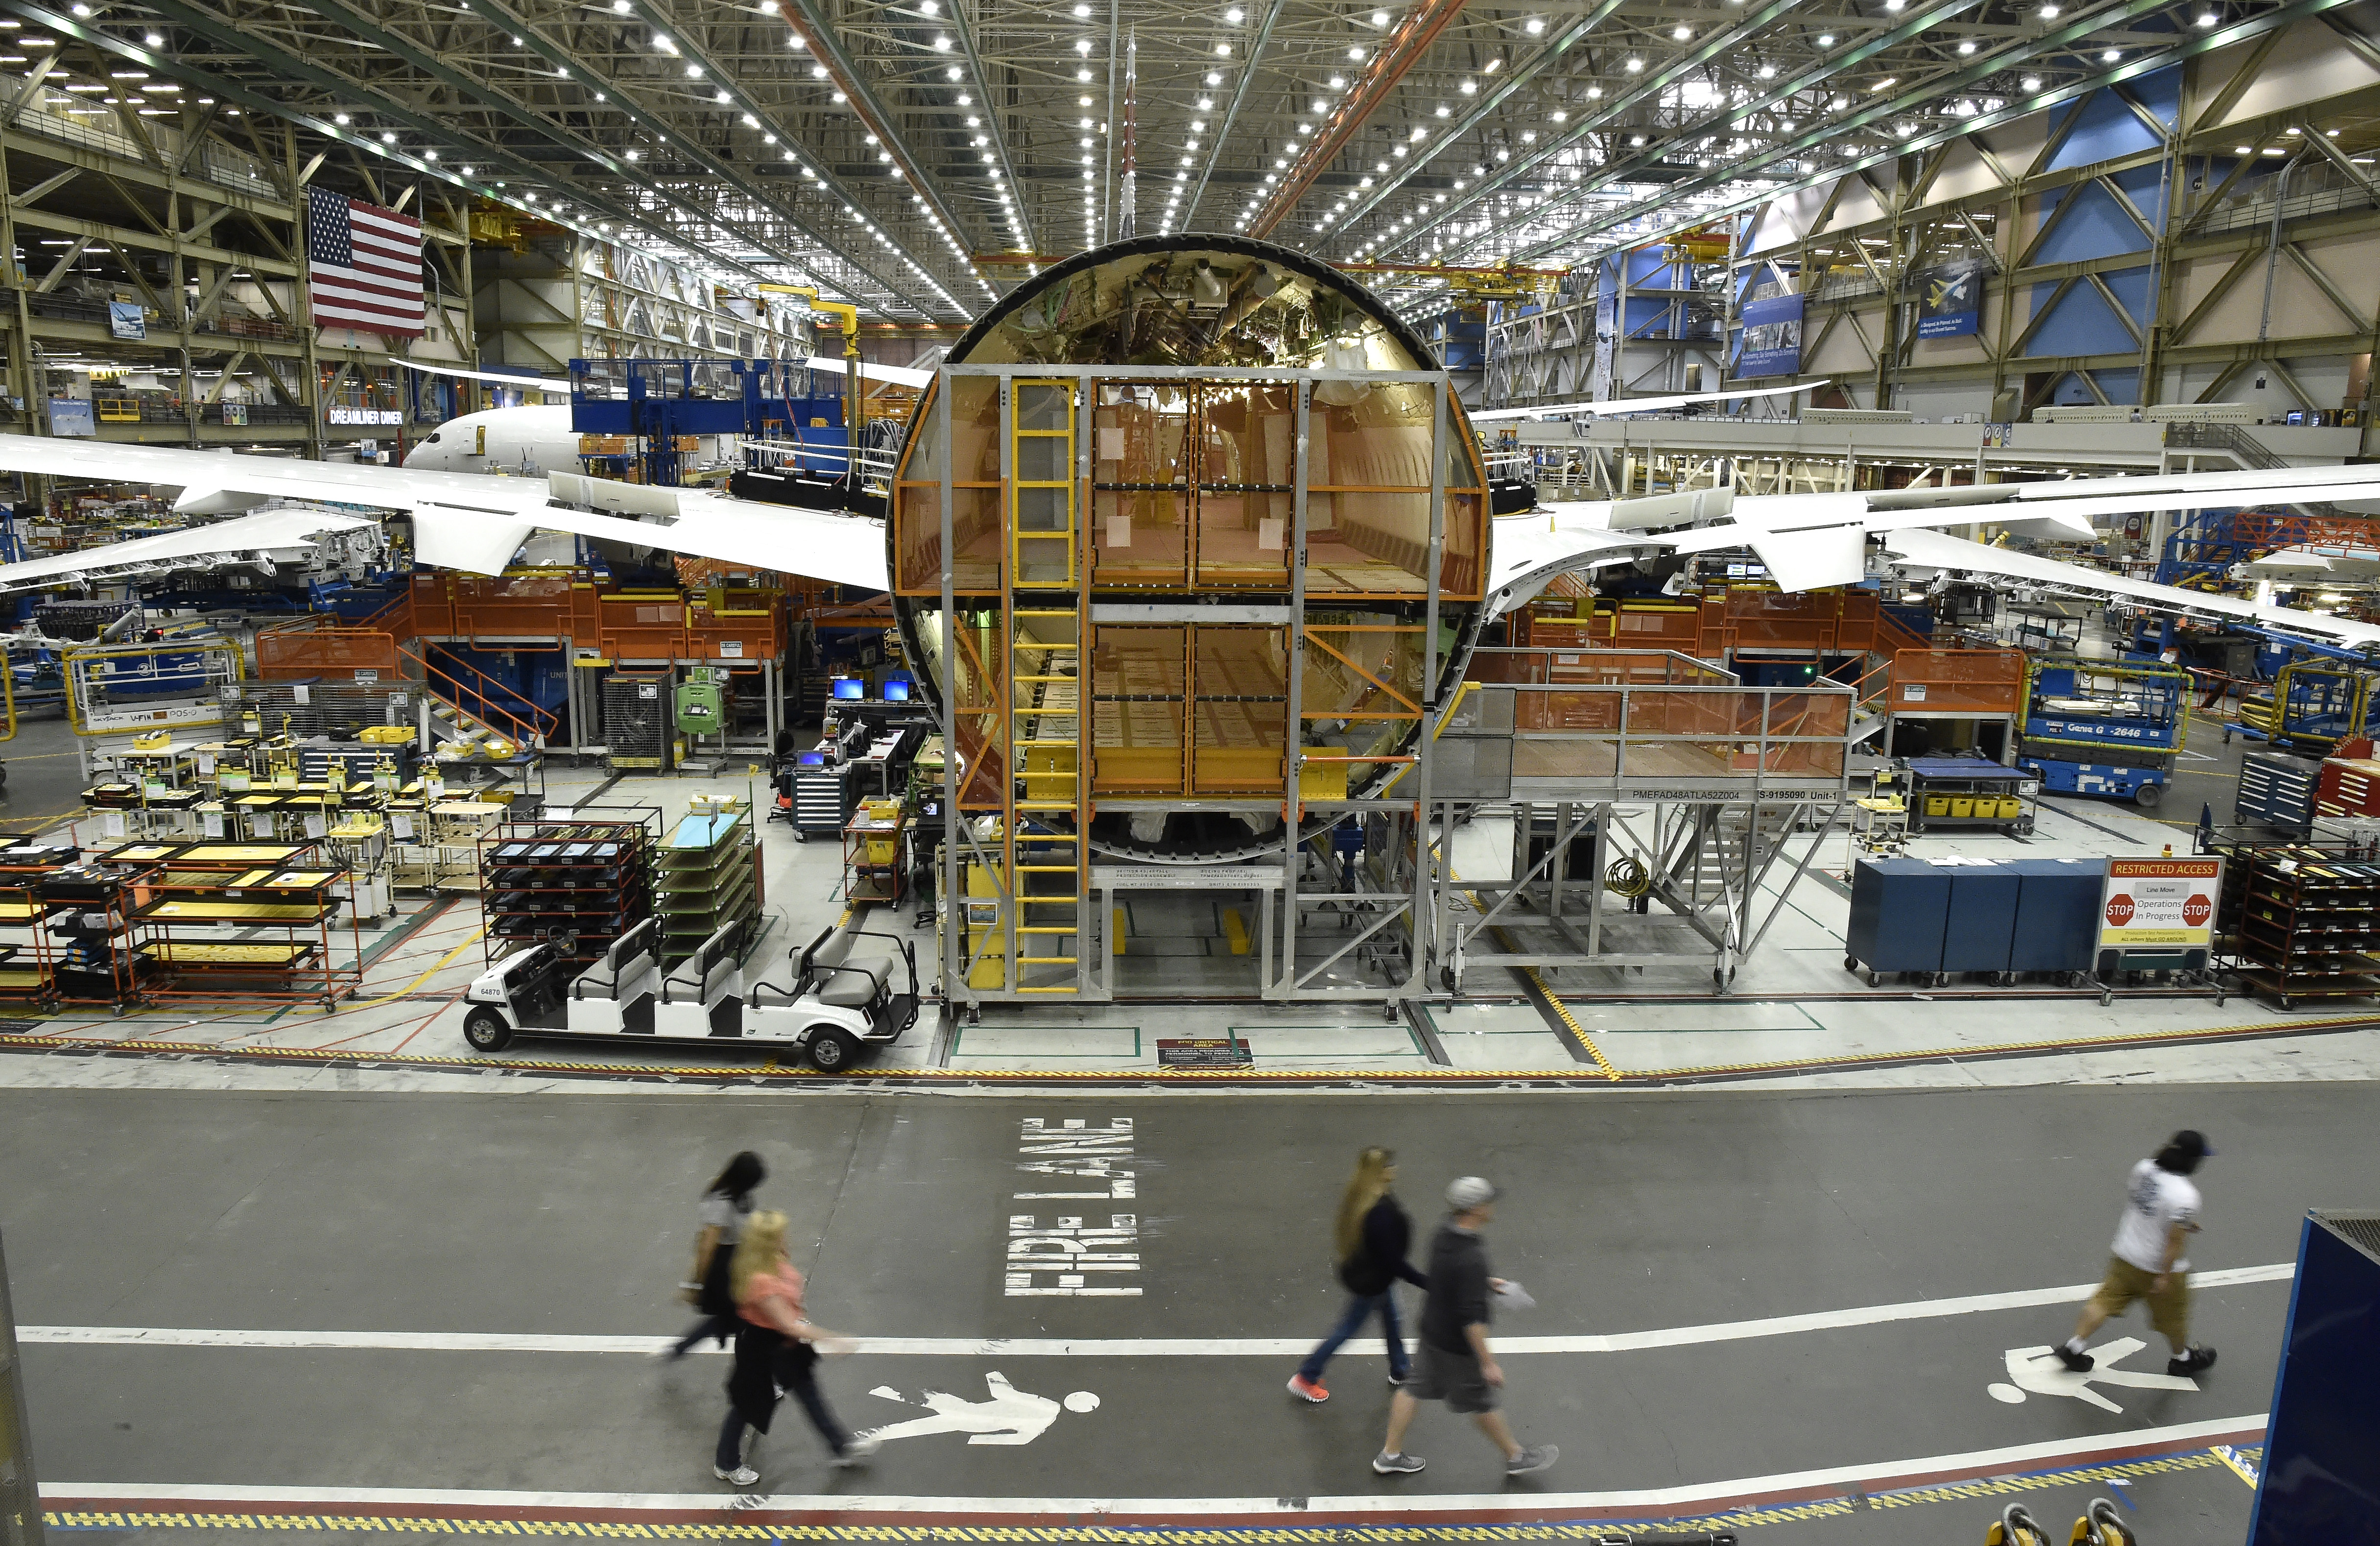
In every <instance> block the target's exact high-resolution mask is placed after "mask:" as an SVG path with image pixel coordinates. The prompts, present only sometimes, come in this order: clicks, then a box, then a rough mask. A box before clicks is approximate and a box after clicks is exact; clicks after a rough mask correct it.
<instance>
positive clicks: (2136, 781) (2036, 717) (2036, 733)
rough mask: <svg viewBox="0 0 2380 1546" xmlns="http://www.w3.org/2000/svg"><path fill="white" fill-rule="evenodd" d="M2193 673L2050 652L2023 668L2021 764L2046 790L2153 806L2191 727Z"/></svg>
mask: <svg viewBox="0 0 2380 1546" xmlns="http://www.w3.org/2000/svg"><path fill="white" fill-rule="evenodd" d="M2189 702H2190V675H2189V673H2187V672H2185V671H2183V670H2181V669H2180V668H2179V667H2177V666H2171V665H2164V664H2159V663H2130V662H2122V661H2104V660H2085V659H2083V658H2082V657H2080V656H2075V655H2064V656H2050V657H2046V658H2043V659H2039V660H2035V661H2033V662H2031V663H2029V664H2028V665H2027V666H2026V668H2025V692H2024V709H2023V712H2022V713H2021V714H2020V715H2019V716H2018V720H2017V759H2018V761H2017V765H2018V766H2019V767H2021V768H2022V769H2024V770H2025V771H2026V772H2028V773H2033V774H2034V776H2035V777H2037V778H2039V779H2040V780H2041V787H2042V790H2043V792H2044V793H2046V794H2068V795H2096V796H2098V797H2102V798H2105V799H2128V800H2131V802H2132V803H2133V804H2135V805H2137V806H2139V807H2140V808H2141V809H2142V810H2155V809H2156V805H2157V802H2158V800H2160V799H2162V798H2163V797H2164V796H2165V783H2166V780H2167V778H2168V777H2169V776H2170V775H2171V774H2172V772H2173V765H2174V761H2175V759H2176V758H2178V757H2179V756H2180V753H2181V749H2182V742H2183V739H2184V737H2185V736H2186V734H2187V732H2188V722H2189V712H2188V705H2189Z"/></svg>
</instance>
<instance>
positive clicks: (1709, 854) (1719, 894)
mask: <svg viewBox="0 0 2380 1546" xmlns="http://www.w3.org/2000/svg"><path fill="white" fill-rule="evenodd" d="M1792 822H1793V810H1792V808H1791V807H1790V806H1775V805H1769V806H1756V807H1754V806H1740V805H1723V806H1719V807H1718V808H1716V809H1715V810H1712V811H1711V813H1710V816H1709V824H1708V825H1707V826H1706V828H1705V829H1704V831H1703V834H1702V837H1701V841H1699V842H1697V843H1695V844H1694V846H1693V848H1692V850H1691V852H1689V853H1688V854H1686V855H1685V856H1683V857H1682V858H1681V859H1680V861H1679V863H1678V865H1677V866H1676V867H1675V868H1674V869H1673V870H1671V871H1670V878H1671V882H1672V883H1673V885H1674V886H1675V888H1676V889H1677V891H1678V892H1680V893H1681V894H1682V895H1691V896H1692V897H1693V898H1694V901H1695V902H1696V903H1697V904H1698V907H1697V908H1696V910H1697V911H1700V910H1704V909H1707V908H1709V907H1718V906H1720V905H1722V904H1724V903H1727V902H1730V901H1731V900H1737V899H1740V898H1741V896H1742V895H1743V894H1742V891H1741V890H1740V889H1739V888H1741V887H1742V886H1743V877H1744V871H1745V864H1746V858H1745V855H1746V850H1747V849H1749V851H1750V861H1749V862H1750V867H1751V870H1752V872H1753V873H1755V874H1757V873H1758V872H1759V871H1760V869H1761V867H1762V866H1764V865H1766V864H1767V862H1768V861H1769V859H1770V858H1773V857H1775V855H1776V853H1777V851H1778V849H1779V848H1781V847H1783V846H1785V839H1786V837H1787V836H1788V835H1789V834H1791V832H1792V830H1793V829H1792Z"/></svg>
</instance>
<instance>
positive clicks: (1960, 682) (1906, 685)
mask: <svg viewBox="0 0 2380 1546" xmlns="http://www.w3.org/2000/svg"><path fill="white" fill-rule="evenodd" d="M2024 662H2025V656H2024V651H2022V650H1935V649H1914V650H1896V651H1893V656H1892V692H1891V698H1890V704H1891V711H1892V712H1894V713H1896V714H1909V715H1912V716H1914V717H1917V718H1923V717H1925V715H1927V714H1946V713H1949V714H2013V713H2015V712H2017V711H2018V710H2019V709H2020V708H2022V706H2023V704H2024Z"/></svg>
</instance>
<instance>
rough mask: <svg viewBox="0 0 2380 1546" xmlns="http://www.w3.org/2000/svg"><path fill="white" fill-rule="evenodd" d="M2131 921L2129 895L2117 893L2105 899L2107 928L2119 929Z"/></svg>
mask: <svg viewBox="0 0 2380 1546" xmlns="http://www.w3.org/2000/svg"><path fill="white" fill-rule="evenodd" d="M2131 920H2132V898H2131V895H2130V894H2129V893H2126V892H2121V891H2119V892H2118V893H2116V895H2113V896H2110V897H2108V898H2107V926H2108V927H2109V928H2111V929H2120V928H2122V927H2123V926H2124V925H2125V924H2127V923H2130V922H2131Z"/></svg>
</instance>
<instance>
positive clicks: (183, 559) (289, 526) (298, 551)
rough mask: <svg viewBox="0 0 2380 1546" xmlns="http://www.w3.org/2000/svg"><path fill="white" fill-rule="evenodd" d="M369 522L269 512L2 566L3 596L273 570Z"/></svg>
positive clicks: (374, 523) (371, 522) (372, 524)
mask: <svg viewBox="0 0 2380 1546" xmlns="http://www.w3.org/2000/svg"><path fill="white" fill-rule="evenodd" d="M378 525H379V522H377V521H374V520H372V519H371V518H370V517H366V516H343V515H337V514H334V513H333V512H331V511H328V510H267V511H265V512H264V513H263V514H261V515H255V516H241V517H238V518H237V519H236V520H225V521H215V522H213V523H212V524H210V525H206V526H195V527H191V528H189V529H188V530H183V531H167V532H162V533H160V534H159V535H157V536H154V537H136V538H134V539H133V540H132V541H130V542H111V543H109V544H108V545H107V546H105V547H96V548H84V549H81V550H80V551H79V552H75V553H62V554H55V555H54V556H51V557H47V558H29V559H27V560H26V561H25V562H23V563H21V564H0V591H8V590H32V589H36V588H39V587H41V586H45V585H62V584H68V583H78V582H82V581H90V582H91V583H94V584H105V583H110V582H115V581H121V580H129V579H137V578H141V577H143V576H148V575H159V574H167V573H171V572H172V571H173V570H176V569H208V568H217V567H221V566H225V565H231V564H254V563H258V562H260V561H261V562H262V563H265V564H268V565H269V564H273V563H277V562H281V561H285V560H294V559H297V558H302V557H304V556H305V555H306V554H310V553H311V552H312V551H313V549H314V545H315V544H314V540H315V538H317V537H319V536H321V535H322V534H323V533H325V532H330V531H353V530H357V529H358V528H359V527H376V526H378Z"/></svg>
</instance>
